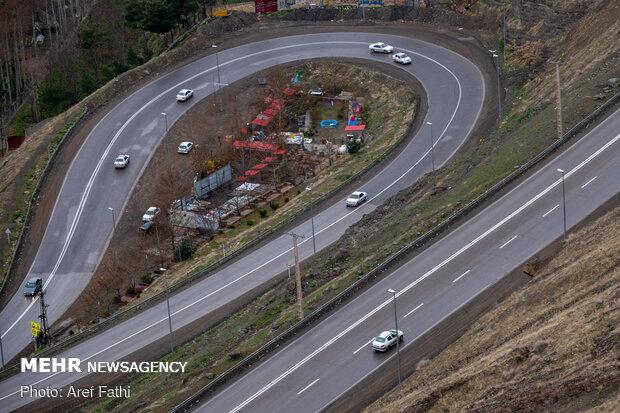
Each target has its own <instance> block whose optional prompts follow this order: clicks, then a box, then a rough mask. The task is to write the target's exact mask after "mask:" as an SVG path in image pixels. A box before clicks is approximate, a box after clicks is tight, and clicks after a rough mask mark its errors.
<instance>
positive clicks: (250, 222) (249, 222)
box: [246, 220, 254, 227]
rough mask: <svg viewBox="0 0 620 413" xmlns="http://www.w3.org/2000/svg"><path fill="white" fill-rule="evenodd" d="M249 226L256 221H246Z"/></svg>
mask: <svg viewBox="0 0 620 413" xmlns="http://www.w3.org/2000/svg"><path fill="white" fill-rule="evenodd" d="M246 224H247V226H248V227H251V226H252V225H254V221H252V220H249V221H248V222H246Z"/></svg>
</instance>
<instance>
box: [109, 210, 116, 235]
mask: <svg viewBox="0 0 620 413" xmlns="http://www.w3.org/2000/svg"><path fill="white" fill-rule="evenodd" d="M108 211H110V212H111V213H112V231H114V227H116V215H115V214H114V208H112V207H108Z"/></svg>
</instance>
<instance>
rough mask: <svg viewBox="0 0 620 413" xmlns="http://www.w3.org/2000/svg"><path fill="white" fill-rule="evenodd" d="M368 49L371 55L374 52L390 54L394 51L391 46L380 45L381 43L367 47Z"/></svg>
mask: <svg viewBox="0 0 620 413" xmlns="http://www.w3.org/2000/svg"><path fill="white" fill-rule="evenodd" d="M368 48H369V49H370V51H371V52H373V53H374V52H377V53H392V52H393V51H394V48H393V47H392V46H390V45H389V44H385V43H381V42H377V43H373V44H371V45H370V46H368Z"/></svg>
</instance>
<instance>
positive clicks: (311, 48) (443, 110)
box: [0, 33, 602, 411]
mask: <svg viewBox="0 0 620 413" xmlns="http://www.w3.org/2000/svg"><path fill="white" fill-rule="evenodd" d="M377 40H380V41H384V42H386V43H389V44H391V45H393V46H394V48H395V50H397V51H405V52H407V53H408V54H409V55H410V56H411V57H412V59H413V64H411V65H409V66H406V67H402V70H405V71H407V72H409V73H411V74H412V75H414V76H415V77H416V78H417V79H418V80H419V81H420V83H421V84H422V86H423V87H424V89H425V90H426V94H427V98H428V112H427V115H426V118H425V119H424V121H425V122H432V124H433V135H434V136H433V139H434V142H435V144H434V160H435V165H436V166H437V167H439V166H441V165H442V164H444V163H445V162H446V161H447V160H448V159H449V158H450V157H451V156H452V155H453V154H454V153H455V152H456V151H457V149H458V148H459V147H460V145H461V144H462V143H463V142H464V141H465V140H466V138H467V137H468V135H469V133H470V132H471V130H472V129H473V127H474V125H475V124H476V121H477V119H478V116H479V114H480V111H481V109H482V105H483V101H484V99H485V85H484V80H483V77H482V74H481V72H480V71H479V70H478V68H477V67H476V66H475V65H474V64H473V63H472V62H470V61H469V60H467V59H465V58H463V57H462V56H460V55H458V54H456V53H454V52H452V51H450V50H447V49H445V48H443V47H440V46H437V45H433V44H430V43H427V42H422V41H418V40H415V39H411V38H406V37H401V36H395V35H380V34H376V33H375V34H368V33H324V34H313V35H304V36H290V37H283V38H277V39H271V40H267V41H261V42H256V43H251V44H247V45H244V46H239V47H236V48H231V49H227V50H222V51H221V52H219V55H218V60H219V63H220V72H221V78H222V80H221V81H222V83H231V82H234V81H236V80H239V79H242V78H244V77H246V76H248V75H251V74H252V73H255V72H257V71H260V70H263V69H265V68H267V67H270V66H273V65H277V64H281V63H286V62H291V61H296V60H301V59H310V58H322V57H334V58H338V57H346V58H362V59H370V60H373V61H376V62H384V63H385V64H388V65H393V64H394V63H392V60H391V56H389V55H382V54H370V53H369V51H368V44H370V43H372V42H375V41H377ZM215 70H216V56H214V55H210V56H208V57H205V58H203V59H200V60H197V61H195V62H193V63H191V64H188V65H186V66H184V67H182V68H180V69H178V70H175V71H173V72H171V73H169V74H167V75H165V76H162V77H161V78H159V79H157V80H156V81H154V82H152V83H150V84H148V85H147V86H145V87H143V88H141V89H140V90H138V91H136V92H135V93H133V94H132V95H131V96H129V97H128V98H127V99H125V100H124V101H123V102H121V103H120V104H119V105H117V106H116V107H114V108H113V109H112V110H111V111H110V113H109V114H108V115H106V116H105V117H104V118H103V119H102V120H101V121H100V122H99V124H98V125H97V126H96V127H95V128H94V129H93V131H92V132H91V133H90V135H89V136H88V138H87V139H86V141H85V142H84V144H83V146H82V148H81V149H80V151H79V153H78V154H77V156H76V158H75V159H74V161H73V163H72V165H71V167H70V168H69V171H68V173H67V176H66V179H65V182H64V184H63V187H62V189H61V192H60V195H59V198H58V200H57V203H56V206H55V208H54V212H53V213H52V216H51V219H50V222H49V225H48V228H47V230H46V233H45V235H44V238H43V241H42V243H41V246H40V249H39V251H38V253H37V256H36V258H35V261H34V263H33V265H32V268H31V270H30V273H29V274H28V276H29V277H30V276H33V275H40V276H42V277H43V279H44V283H45V288H46V291H47V294H46V302H47V303H48V304H49V305H50V307H49V308H48V316H49V319H50V321H51V322H53V321H55V320H56V319H58V317H59V316H60V315H62V313H63V312H64V311H65V310H66V309H67V308H68V306H69V305H70V304H71V303H72V302H73V301H74V300H75V299H76V298H77V297H78V296H79V294H80V292H81V291H82V289H83V288H84V287H85V286H86V284H87V283H88V281H89V280H90V277H91V276H92V274H93V272H94V270H95V268H96V266H97V264H98V262H99V261H100V259H101V256H102V254H103V252H104V250H105V247H106V244H107V243H108V242H109V239H110V237H111V233H112V226H113V221H112V216H111V214H110V213H109V211H108V207H111V208H114V210H116V211H121V210H122V209H123V208H124V205H125V203H126V201H127V199H128V198H129V194H130V193H131V190H132V188H133V186H134V184H135V182H137V180H138V177H139V176H140V173H141V171H142V170H143V168H144V167H145V165H146V164H147V162H148V160H149V157H150V155H151V154H152V153H153V150H154V149H155V147H156V146H157V144H158V143H159V142H160V140H161V139H162V137H163V136H164V133H165V130H164V129H165V124H164V117H163V116H162V115H161V113H162V112H165V113H166V114H167V121H168V124H169V125H170V124H172V123H173V122H174V121H176V120H177V119H178V118H179V117H180V116H181V115H182V114H183V112H184V111H186V110H187V109H188V108H189V107H190V106H191V105H192V104H194V103H195V102H196V101H198V100H199V99H200V98H203V97H205V96H207V95H208V94H210V93H213V91H214V90H213V85H212V83H211V82H212V78H213V72H214V71H215ZM181 88H190V89H194V91H195V94H196V97H197V99H194V100H193V101H191V100H190V101H188V102H186V103H184V104H178V103H177V102H176V101H175V100H174V97H175V95H176V92H177V91H178V90H179V89H181ZM428 133H429V130H428V129H426V128H423V129H421V130H420V131H419V132H418V133H417V134H416V135H415V136H414V137H413V139H412V140H411V141H410V142H409V143H408V144H407V145H406V146H405V147H404V148H403V149H402V150H401V152H400V153H399V154H398V155H397V156H396V157H395V158H394V159H393V160H392V161H391V162H390V163H389V164H387V165H386V166H385V167H384V168H383V169H382V170H381V171H379V172H378V173H377V174H376V175H375V176H374V177H373V178H372V179H370V180H369V181H368V182H366V183H364V184H363V185H361V186H360V188H359V189H360V190H362V191H365V192H367V193H368V194H369V202H367V203H366V204H364V205H363V206H360V207H359V208H356V209H354V210H350V209H346V207H345V206H344V200H343V199H339V200H335V202H334V204H333V205H331V206H329V207H327V208H326V209H325V210H324V211H322V212H321V213H319V214H317V216H316V217H315V219H314V223H315V229H316V233H317V236H316V246H317V249H321V248H325V247H326V246H328V245H329V244H331V243H332V242H334V241H336V240H337V239H338V238H339V237H340V235H342V233H343V232H344V231H345V230H346V228H347V227H348V226H350V225H351V224H352V223H354V222H356V221H357V220H359V219H360V218H361V217H362V215H363V214H365V213H368V212H370V211H371V210H372V209H373V208H374V207H375V206H376V205H379V204H381V203H382V202H383V201H384V200H385V199H387V198H388V197H389V196H390V195H393V194H394V193H396V192H397V191H399V190H401V189H403V188H406V187H407V186H410V185H411V184H413V183H414V182H415V181H416V179H417V178H418V177H419V176H421V175H422V174H424V173H426V172H428V171H429V170H430V169H431V158H430V155H429V154H430V139H429V135H428ZM118 153H130V154H131V167H130V168H128V169H126V170H122V171H115V170H114V168H113V166H112V162H113V160H114V158H115V157H116V155H117V154H118ZM601 182H602V180H601ZM293 231H294V232H296V233H298V234H302V235H305V239H304V241H303V242H302V244H301V246H300V254H301V257H302V258H306V257H308V256H309V255H310V254H311V251H312V243H311V238H310V237H309V235H310V234H311V226H310V222H309V221H308V222H304V223H302V224H300V225H299V226H298V227H297V228H294V229H293ZM290 262H291V254H290V237H288V236H286V235H282V236H281V237H278V238H276V239H274V240H273V241H271V242H269V243H267V244H265V245H264V246H262V247H261V248H258V249H257V250H255V251H253V252H252V253H251V254H248V255H247V256H245V257H243V258H241V259H239V260H237V261H235V262H233V263H232V264H230V265H227V266H225V267H224V268H222V269H221V270H220V271H218V272H216V273H215V274H213V275H211V276H210V277H209V278H206V279H204V280H202V281H199V282H197V283H196V285H195V286H194V288H191V289H186V290H183V291H180V292H178V293H177V294H175V295H174V296H172V297H171V299H170V306H171V312H172V327H173V329H180V328H182V327H184V326H187V325H189V324H190V323H192V322H194V321H196V320H198V319H200V318H202V317H204V316H205V315H208V314H210V313H212V312H214V311H216V310H217V309H219V308H221V307H222V306H223V305H225V304H227V303H229V302H231V301H232V300H234V299H236V298H239V297H241V296H243V294H245V293H247V292H248V291H251V290H252V289H253V288H255V287H257V286H260V285H262V284H264V283H265V282H267V281H268V280H270V279H271V278H273V277H274V276H275V275H277V274H279V273H282V272H283V271H284V270H285V269H286V267H287V264H289V263H290ZM37 306H38V303H37V302H36V301H31V300H27V299H24V298H23V297H22V296H21V295H20V294H16V295H15V296H14V297H13V298H12V300H11V301H10V302H9V304H8V305H7V307H6V308H5V309H4V310H3V311H2V313H0V330H1V331H2V339H3V344H4V351H5V357H6V358H7V359H8V358H11V357H13V356H15V355H16V354H17V353H18V352H19V351H20V350H22V349H23V348H24V347H25V346H26V345H27V344H28V343H29V340H30V337H29V330H28V322H29V321H30V320H36V316H37V314H38V308H37ZM426 307H427V305H426V303H425V304H424V306H423V307H421V308H420V310H419V311H422V310H426ZM414 314H415V313H414ZM411 317H413V315H412V316H411ZM166 323H167V318H166V308H165V303H161V304H158V305H156V306H154V307H152V308H150V309H148V310H145V311H143V312H141V313H139V314H137V315H136V316H134V317H132V318H131V319H129V320H127V321H125V322H122V323H119V324H118V325H116V326H114V327H112V328H110V329H108V330H106V331H104V332H102V333H100V334H98V335H96V336H94V337H92V338H90V339H88V340H85V341H84V342H82V343H80V344H78V345H76V346H74V347H73V348H71V349H69V350H67V351H66V352H64V353H62V354H60V355H59V357H79V358H81V360H82V362H86V361H111V360H118V359H121V358H123V357H125V356H127V355H129V354H131V353H133V352H135V351H137V350H139V349H141V348H143V347H144V346H146V345H148V344H151V343H153V342H155V341H156V340H158V339H161V338H162V337H164V336H165V335H166V333H167V328H166ZM367 339H368V338H366V340H367ZM360 344H361V343H359V344H357V345H356V348H357V347H359V345H360ZM84 375H85V374H84V373H82V374H67V373H62V374H61V373H58V374H32V373H28V374H17V375H15V376H13V377H10V378H8V379H6V380H4V381H3V382H1V383H0V406H1V407H0V408H1V409H2V411H9V410H12V409H15V408H16V407H18V406H21V405H24V404H27V403H28V402H29V401H30V400H29V399H27V398H20V397H19V395H18V394H17V391H18V390H19V386H20V385H28V384H32V385H35V387H44V386H52V387H56V388H57V387H61V386H63V385H67V384H69V383H72V382H74V381H76V380H78V379H80V378H82V377H83V376H84ZM312 380H314V378H312V379H311V380H308V382H307V383H305V384H304V385H303V386H300V387H299V388H298V389H296V390H295V393H298V392H299V393H300V395H307V394H312V393H313V391H314V390H315V387H316V388H318V387H321V386H324V385H325V383H328V382H329V381H328V380H324V379H321V380H318V381H316V382H315V383H313V385H312V386H309V387H308V388H307V389H304V387H306V386H308V384H310V383H311V382H312ZM342 384H345V383H344V382H343V383H342ZM301 390H304V391H301Z"/></svg>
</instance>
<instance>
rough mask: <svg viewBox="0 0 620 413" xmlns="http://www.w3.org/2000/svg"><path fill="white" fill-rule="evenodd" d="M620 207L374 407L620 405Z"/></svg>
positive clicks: (578, 408)
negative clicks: (524, 286) (619, 252)
mask: <svg viewBox="0 0 620 413" xmlns="http://www.w3.org/2000/svg"><path fill="white" fill-rule="evenodd" d="M618 251H620V208H618V207H616V208H615V209H614V210H612V211H610V212H608V213H607V214H606V215H604V216H603V217H601V218H599V219H598V220H596V221H595V222H593V223H591V224H590V225H588V226H587V227H585V228H584V229H582V230H581V231H579V232H577V233H575V234H573V235H572V236H570V238H569V240H568V243H567V244H566V246H565V247H564V248H563V249H562V250H561V251H560V252H559V254H558V255H557V256H556V257H555V258H554V259H553V260H551V261H550V262H549V263H547V264H545V265H544V266H542V268H540V270H539V271H537V272H536V273H535V274H534V277H533V278H532V281H531V282H530V283H529V284H528V285H527V287H526V288H524V289H523V290H521V291H519V292H517V293H515V294H513V295H512V296H511V297H510V298H508V299H507V300H506V301H505V302H504V303H502V304H501V305H500V306H499V307H498V308H496V309H494V310H493V311H491V312H490V313H488V314H487V315H485V316H484V317H482V318H481V319H480V320H479V321H478V322H477V323H476V324H475V325H474V326H473V327H472V328H471V329H470V330H469V331H468V332H467V333H466V334H465V335H464V336H463V337H461V338H460V339H459V340H457V341H456V342H455V343H453V344H452V345H451V346H450V347H448V348H447V349H446V350H444V351H443V352H442V353H441V354H440V355H439V356H438V357H437V358H435V359H434V360H432V361H431V362H429V363H428V364H426V365H425V366H424V367H423V368H421V370H420V371H419V372H418V373H416V374H414V375H413V376H411V377H409V379H407V380H406V381H405V382H404V383H403V385H402V386H400V387H399V388H397V389H395V390H394V391H392V392H390V393H388V394H387V395H385V396H384V397H383V398H381V399H379V400H378V401H377V402H375V403H374V404H373V405H371V406H370V407H369V408H367V409H366V412H394V411H407V412H421V411H468V412H471V411H479V412H488V411H562V412H571V411H599V412H601V411H605V412H606V411H609V412H611V411H617V410H616V409H617V407H618V405H619V404H618V402H619V401H620V392H619V391H618V389H619V388H620V360H619V355H620V328H619V327H618V326H619V322H620V306H619V303H620V267H619V264H620V255H619V254H618Z"/></svg>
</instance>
